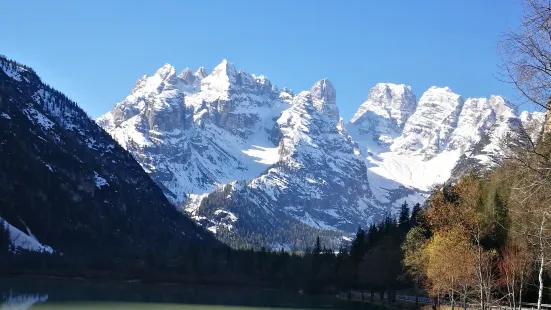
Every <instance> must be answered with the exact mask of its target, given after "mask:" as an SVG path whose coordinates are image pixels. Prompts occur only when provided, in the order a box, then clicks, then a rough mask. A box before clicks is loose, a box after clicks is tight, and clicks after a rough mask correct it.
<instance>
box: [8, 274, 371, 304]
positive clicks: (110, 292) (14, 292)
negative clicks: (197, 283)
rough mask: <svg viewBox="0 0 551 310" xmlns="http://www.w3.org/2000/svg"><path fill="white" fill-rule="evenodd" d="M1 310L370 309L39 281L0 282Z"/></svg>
mask: <svg viewBox="0 0 551 310" xmlns="http://www.w3.org/2000/svg"><path fill="white" fill-rule="evenodd" d="M0 298H1V299H0V300H1V306H0V309H1V310H7V309H10V310H16V309H17V310H24V309H39V310H46V309H67V310H69V309H85V310H86V309H90V310H92V309H93V310H104V309H118V310H123V309H137V310H153V309H159V310H172V309H198V310H221V309H224V310H232V309H250V310H254V309H264V310H265V309H351V310H352V309H365V310H377V309H376V308H373V307H369V306H368V305H365V304H364V305H362V304H360V303H349V302H345V301H342V300H339V299H337V298H336V297H335V296H308V295H303V294H299V293H298V292H297V293H293V292H281V291H275V290H260V289H245V288H237V289H232V288H209V287H189V286H179V285H168V284H140V283H105V282H93V281H86V280H62V279H40V278H25V279H22V278H16V279H0Z"/></svg>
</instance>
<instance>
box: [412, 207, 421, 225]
mask: <svg viewBox="0 0 551 310" xmlns="http://www.w3.org/2000/svg"><path fill="white" fill-rule="evenodd" d="M420 212H421V204H419V203H416V204H415V205H413V208H412V209H411V218H410V221H409V222H410V224H409V226H410V227H415V225H417V223H418V222H419V213H420Z"/></svg>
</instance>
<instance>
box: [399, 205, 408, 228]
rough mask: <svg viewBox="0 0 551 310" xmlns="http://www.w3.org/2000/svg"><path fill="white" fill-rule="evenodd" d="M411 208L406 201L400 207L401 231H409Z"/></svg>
mask: <svg viewBox="0 0 551 310" xmlns="http://www.w3.org/2000/svg"><path fill="white" fill-rule="evenodd" d="M409 220H410V219H409V206H408V203H407V202H405V201H404V203H403V204H402V206H401V207H400V215H399V217H398V225H399V227H400V228H401V229H404V230H408V229H409Z"/></svg>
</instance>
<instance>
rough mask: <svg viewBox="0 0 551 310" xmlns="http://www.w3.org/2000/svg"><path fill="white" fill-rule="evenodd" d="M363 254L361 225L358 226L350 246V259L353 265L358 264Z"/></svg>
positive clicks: (363, 241)
mask: <svg viewBox="0 0 551 310" xmlns="http://www.w3.org/2000/svg"><path fill="white" fill-rule="evenodd" d="M364 255H365V230H363V229H362V228H361V227H359V228H358V232H356V238H354V240H353V241H352V246H351V247H350V256H352V261H353V262H354V264H355V265H358V264H359V263H360V262H361V261H362V259H363V257H364Z"/></svg>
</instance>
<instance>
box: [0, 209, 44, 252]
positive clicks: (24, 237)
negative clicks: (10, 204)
mask: <svg viewBox="0 0 551 310" xmlns="http://www.w3.org/2000/svg"><path fill="white" fill-rule="evenodd" d="M0 225H3V226H4V228H7V230H8V232H9V235H10V242H11V245H12V247H14V250H15V251H17V250H18V249H23V250H28V251H34V252H47V253H53V252H54V250H53V249H52V248H51V247H49V246H47V245H43V244H41V243H40V242H39V241H38V240H36V238H35V237H34V236H33V235H32V233H31V232H30V230H29V229H28V228H27V231H28V233H24V232H22V231H21V230H19V229H17V228H16V227H14V226H12V225H11V224H10V223H8V222H6V221H5V220H4V219H3V218H1V217H0Z"/></svg>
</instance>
